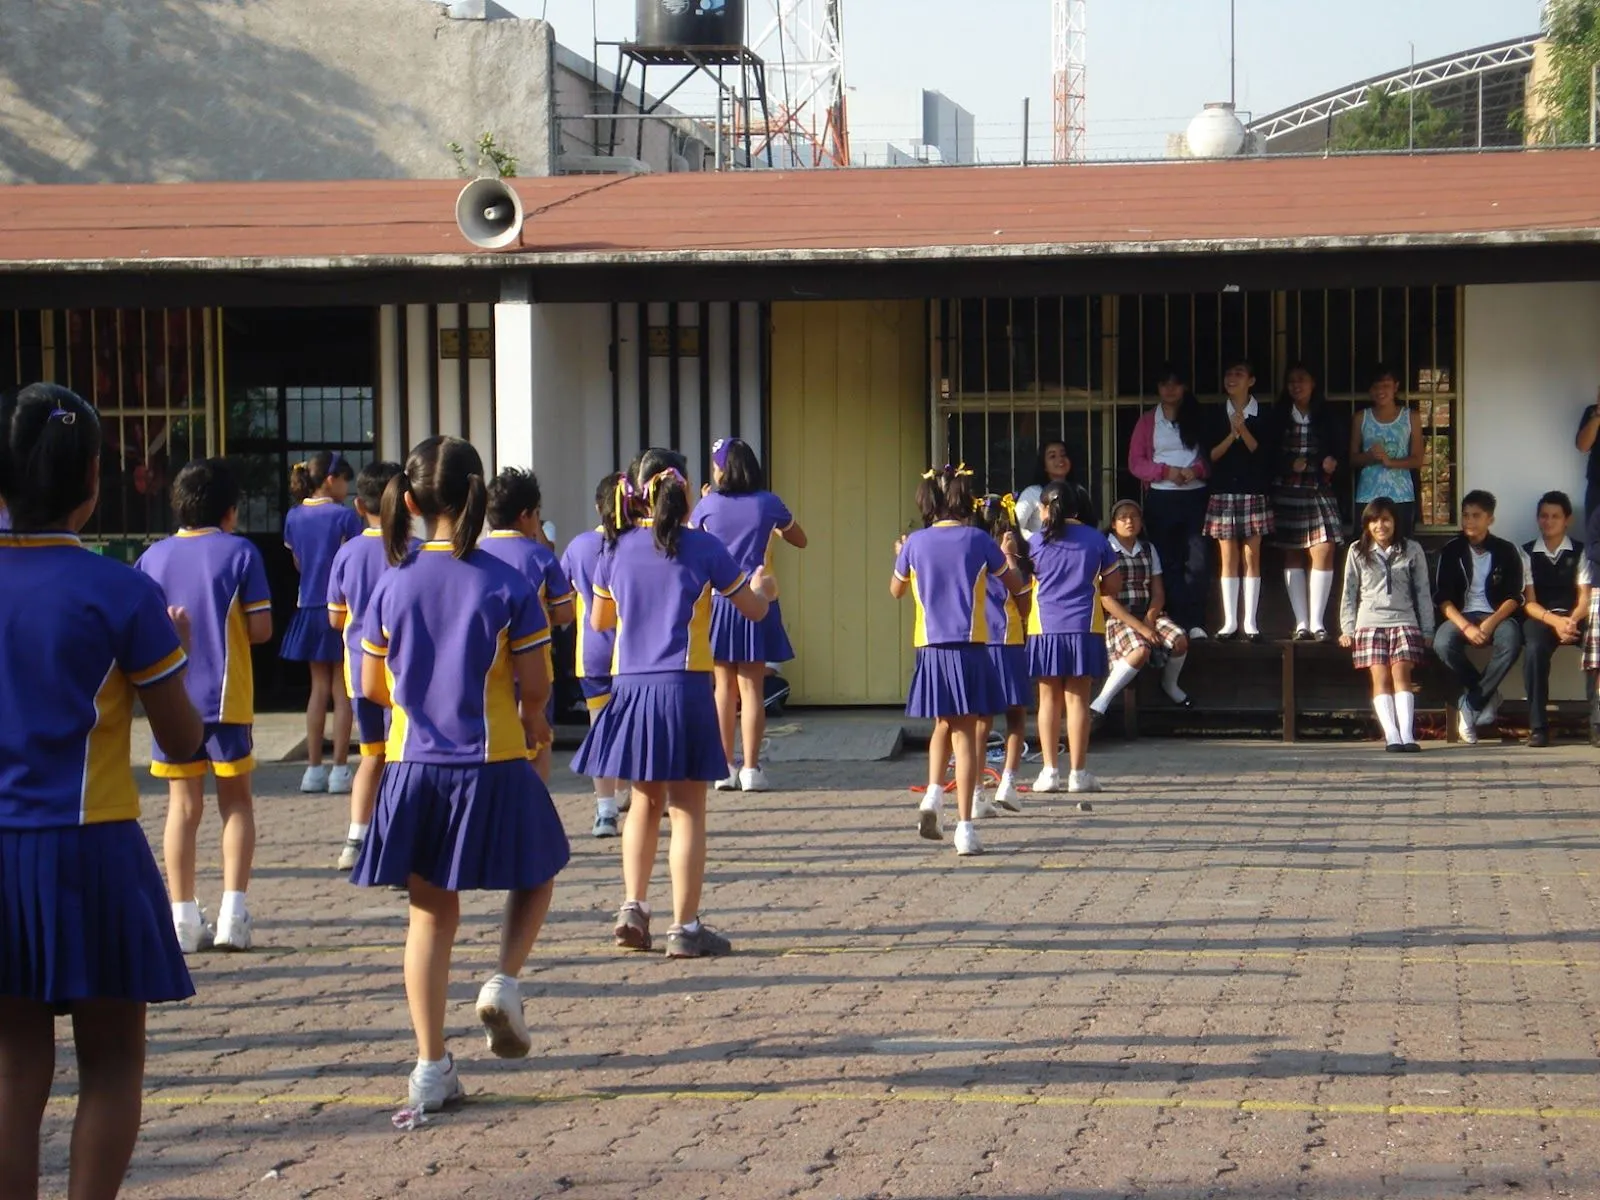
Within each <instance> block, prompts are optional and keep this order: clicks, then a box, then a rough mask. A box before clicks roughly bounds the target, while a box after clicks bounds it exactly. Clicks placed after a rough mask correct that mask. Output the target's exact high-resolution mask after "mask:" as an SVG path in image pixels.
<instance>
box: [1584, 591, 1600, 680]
mask: <svg viewBox="0 0 1600 1200" xmlns="http://www.w3.org/2000/svg"><path fill="white" fill-rule="evenodd" d="M1583 669H1584V670H1585V671H1600V588H1595V589H1594V590H1593V591H1592V592H1590V593H1589V624H1588V626H1587V627H1586V628H1585V629H1584V631H1583Z"/></svg>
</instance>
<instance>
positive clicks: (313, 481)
mask: <svg viewBox="0 0 1600 1200" xmlns="http://www.w3.org/2000/svg"><path fill="white" fill-rule="evenodd" d="M354 475H355V471H354V469H353V468H352V467H351V466H350V464H349V463H348V462H346V461H345V460H344V458H343V456H342V455H340V454H339V453H338V452H333V453H329V452H328V451H326V450H319V451H317V453H315V454H313V455H312V456H311V457H310V458H308V459H306V461H305V462H299V463H295V465H294V469H293V470H292V471H291V472H290V473H289V494H290V495H291V496H293V497H294V499H295V500H296V501H298V503H297V504H296V506H295V507H294V508H292V509H290V510H289V516H288V517H287V518H286V519H285V520H284V522H283V544H284V545H285V546H287V547H288V548H289V551H290V553H291V554H293V555H294V565H295V569H296V570H298V571H299V572H300V596H299V604H298V607H297V608H296V609H295V614H294V617H293V618H292V619H291V620H290V622H289V628H288V629H287V630H285V631H284V634H283V645H282V646H280V647H279V649H278V654H279V657H281V658H285V659H287V660H289V661H290V662H303V663H305V664H306V666H307V667H308V668H309V669H310V671H311V698H310V699H309V700H308V701H307V702H306V758H307V760H308V762H309V764H310V765H308V766H307V767H306V771H305V775H304V776H302V777H301V780H300V790H301V791H302V792H348V791H349V790H350V787H351V784H352V782H353V777H352V773H351V771H350V767H349V765H348V762H349V758H350V698H349V696H347V695H346V694H345V689H344V688H342V687H337V686H335V684H336V683H337V682H338V681H337V678H336V671H337V668H338V665H339V662H340V661H341V660H342V659H343V657H344V648H343V646H342V645H341V644H340V640H339V635H338V633H337V631H335V630H334V628H333V627H332V626H331V625H329V624H328V574H329V572H330V571H332V569H333V559H334V555H336V554H337V553H338V552H339V547H340V546H342V545H344V544H345V543H346V542H348V541H349V540H350V539H351V538H356V537H360V536H361V530H362V529H363V528H364V522H363V521H362V520H361V517H360V516H359V515H358V514H357V513H356V512H355V511H354V510H352V509H348V508H346V507H345V506H344V498H345V496H346V495H347V494H348V493H349V489H350V480H351V478H352V477H353V476H354ZM330 703H331V704H332V705H333V763H334V765H333V769H332V770H331V771H330V770H329V769H328V768H327V767H325V766H324V765H323V763H322V735H323V734H324V733H325V732H326V729H327V720H328V706H329V704H330Z"/></svg>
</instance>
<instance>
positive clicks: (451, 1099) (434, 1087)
mask: <svg viewBox="0 0 1600 1200" xmlns="http://www.w3.org/2000/svg"><path fill="white" fill-rule="evenodd" d="M407 1091H408V1093H409V1096H410V1099H409V1103H410V1106H411V1111H412V1112H439V1111H440V1110H441V1109H443V1108H444V1107H445V1105H447V1104H454V1103H455V1102H456V1101H458V1100H460V1099H462V1098H463V1097H464V1096H465V1095H466V1094H467V1092H466V1089H465V1088H463V1087H462V1086H461V1076H460V1075H458V1074H457V1073H456V1060H455V1059H454V1058H452V1057H451V1056H450V1055H448V1054H446V1055H445V1056H444V1061H443V1062H436V1063H418V1064H417V1065H416V1068H415V1069H414V1070H413V1071H412V1072H411V1078H410V1079H409V1080H407Z"/></svg>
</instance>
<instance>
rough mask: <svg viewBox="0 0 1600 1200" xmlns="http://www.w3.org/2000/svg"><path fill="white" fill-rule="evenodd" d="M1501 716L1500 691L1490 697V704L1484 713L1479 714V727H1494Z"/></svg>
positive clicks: (1484, 708) (1484, 707)
mask: <svg viewBox="0 0 1600 1200" xmlns="http://www.w3.org/2000/svg"><path fill="white" fill-rule="evenodd" d="M1499 716H1500V693H1499V691H1498V690H1496V692H1495V693H1494V695H1492V696H1490V697H1489V702H1488V703H1487V704H1485V705H1484V706H1483V711H1482V712H1481V713H1479V714H1478V725H1479V726H1480V727H1482V726H1485V725H1493V724H1494V723H1495V721H1496V720H1497V719H1498V718H1499Z"/></svg>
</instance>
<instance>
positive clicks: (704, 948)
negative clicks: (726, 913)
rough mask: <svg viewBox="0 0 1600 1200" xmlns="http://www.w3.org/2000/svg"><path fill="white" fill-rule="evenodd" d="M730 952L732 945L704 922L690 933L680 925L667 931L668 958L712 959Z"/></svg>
mask: <svg viewBox="0 0 1600 1200" xmlns="http://www.w3.org/2000/svg"><path fill="white" fill-rule="evenodd" d="M732 951H733V943H732V942H730V941H729V940H728V939H727V938H725V937H723V936H722V935H721V934H720V933H718V932H717V931H716V930H714V929H712V928H710V927H709V926H707V925H706V923H705V922H704V921H701V922H700V927H699V928H698V929H696V930H694V931H693V932H692V933H691V932H690V931H689V930H688V929H687V928H685V927H684V926H682V925H674V926H673V927H672V928H671V929H669V930H667V957H668V958H714V957H716V956H717V955H721V954H729V953H731V952H732Z"/></svg>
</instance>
